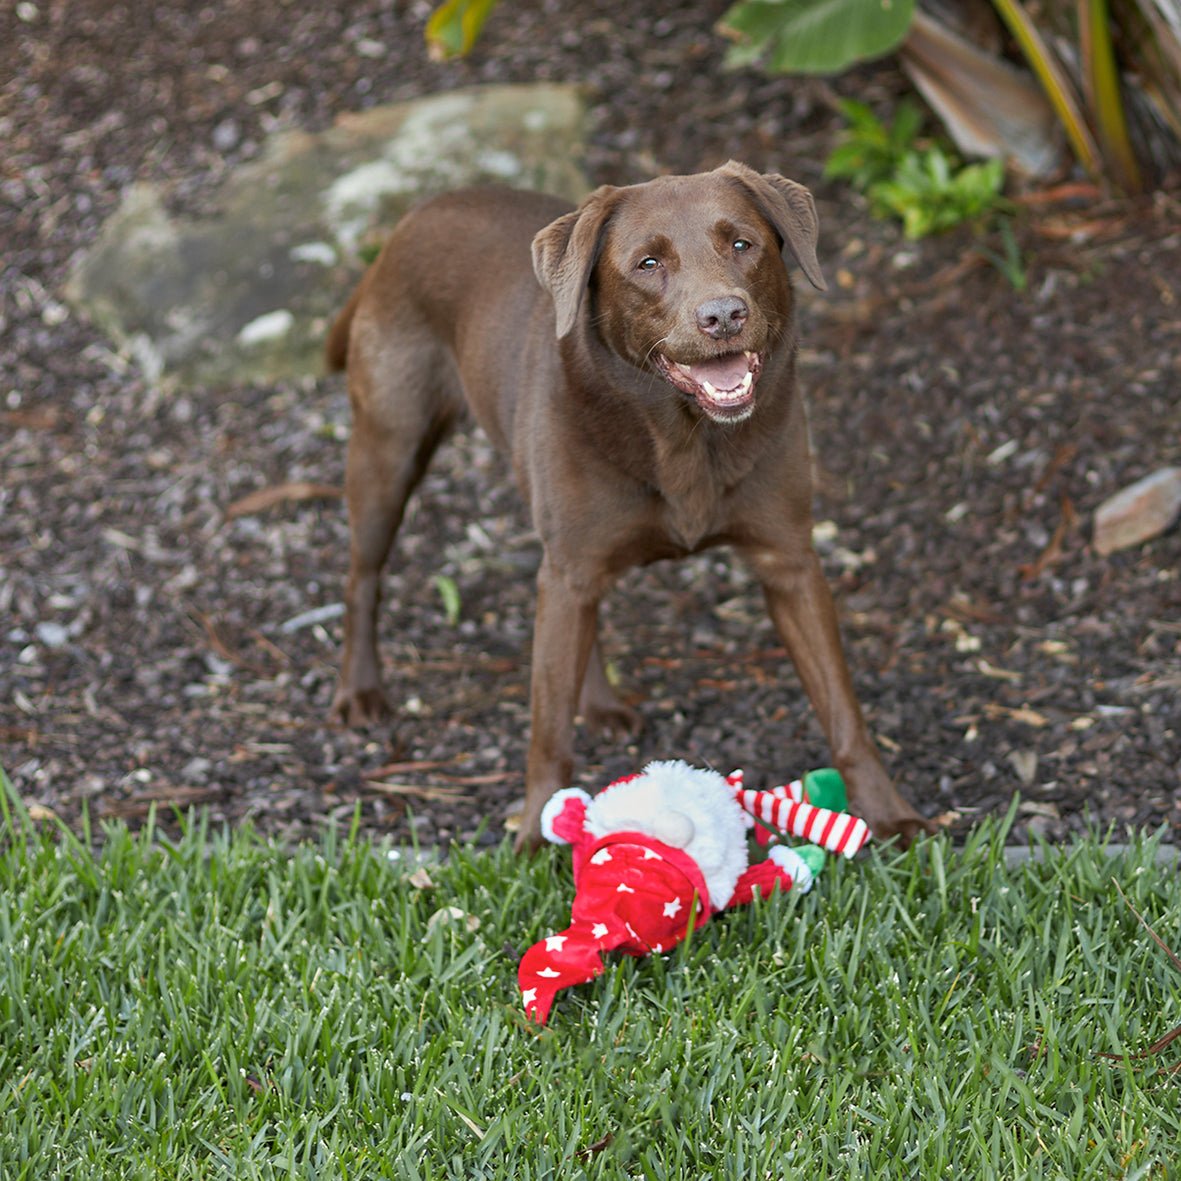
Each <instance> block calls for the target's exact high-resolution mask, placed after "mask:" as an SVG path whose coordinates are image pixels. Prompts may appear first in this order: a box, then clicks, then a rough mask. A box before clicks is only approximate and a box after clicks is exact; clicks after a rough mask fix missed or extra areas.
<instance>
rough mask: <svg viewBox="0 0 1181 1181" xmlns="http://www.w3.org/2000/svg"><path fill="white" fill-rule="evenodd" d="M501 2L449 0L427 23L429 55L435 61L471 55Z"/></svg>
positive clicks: (494, 0) (441, 5)
mask: <svg viewBox="0 0 1181 1181" xmlns="http://www.w3.org/2000/svg"><path fill="white" fill-rule="evenodd" d="M497 2H498V0H445V2H444V3H443V4H440V5H439V7H438V8H436V9H435V11H434V12H432V13H431V17H430V20H428V21H427V23H426V32H425V37H426V44H427V52H428V53H429V54H430V56H431V58H432V59H433V60H434V61H447V60H448V59H450V58H454V57H463V56H464V55H465V54H467V53H470V52H471V49H472V46H473V45H475V43H476V41H477V40H479V37H480V33H481V31H482V30H483V28H484V22H485V21H486V20H487V19H488V16H489V14H490V13H491V12H492V10H493V9H494V8H495V7H496V5H497Z"/></svg>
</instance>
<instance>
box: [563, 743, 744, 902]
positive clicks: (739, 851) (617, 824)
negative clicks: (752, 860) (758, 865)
mask: <svg viewBox="0 0 1181 1181" xmlns="http://www.w3.org/2000/svg"><path fill="white" fill-rule="evenodd" d="M586 827H587V831H588V832H590V833H591V834H592V835H593V836H595V837H603V836H606V835H607V834H608V833H612V832H621V831H627V830H630V831H633V832H642V833H644V834H645V835H647V836H650V837H654V838H655V839H656V840H658V841H661V842H663V843H664V844H666V845H673V846H675V847H677V848H680V849H683V850H684V851H685V852H686V853H688V855H689V856H690V857H692V858H693V860H694V861H695V862H696V863H697V866H698V868H699V869H700V870H701V876H702V877H703V878H704V879H705V885H706V889H708V890H709V897H710V902H711V903H712V904H713V906H714V907H717V908H720V907H722V906H725V905H726V902H727V900H728V899H729V898H730V896H731V895H732V894H733V893H734V887H735V885H736V884H737V882H738V877H739V875H740V874H741V873H742V871H743V870H744V869H746V866H747V857H746V821H745V818H744V814H743V811H742V807H741V806H740V805H739V803H738V801H737V800H736V799H735V798H734V788H733V787H731V786H730V785H729V784H728V783H727V782H726V780H725V779H724V778H723V777H722V776H721V775H719V774H718V773H717V772H716V771H709V770H706V769H704V768H701V767H692V766H690V765H689V764H688V763H686V762H683V761H682V760H680V759H672V760H668V761H664V762H654V763H649V764H648V765H647V766H646V767H645V768H644V770H643V772H642V774H640V775H639V776H637V777H636V778H635V779H631V780H628V781H627V782H624V783H615V784H612V785H611V787H610V788H608V789H607V790H605V791H602V792H600V793H599V794H598V795H597V796H595V797H594V799H593V800H591V802H590V804H589V805H588V807H587V811H586Z"/></svg>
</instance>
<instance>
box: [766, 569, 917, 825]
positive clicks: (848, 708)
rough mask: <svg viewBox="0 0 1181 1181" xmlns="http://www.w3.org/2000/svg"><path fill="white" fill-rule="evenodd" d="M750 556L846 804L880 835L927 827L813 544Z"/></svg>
mask: <svg viewBox="0 0 1181 1181" xmlns="http://www.w3.org/2000/svg"><path fill="white" fill-rule="evenodd" d="M745 556H746V558H747V560H748V561H749V563H750V565H751V568H752V570H753V571H754V572H755V575H756V576H757V577H758V579H759V581H760V583H761V584H762V587H763V594H764V595H765V597H766V600H767V608H768V610H769V612H770V614H771V619H772V621H773V622H774V624H775V628H776V630H777V631H778V633H779V635H780V638H781V639H782V640H783V643H784V646H785V647H786V648H787V651H788V654H789V655H790V656H791V658H792V661H793V663H794V664H795V666H796V671H797V672H798V673H799V677H800V681H801V683H802V684H803V686H804V691H805V692H806V693H807V694H808V697H809V698H810V700H811V702H812V706H813V708H814V709H815V710H816V714H817V716H818V717H819V719H820V725H821V727H822V728H823V730H824V733H825V736H826V737H827V739H828V744H829V747H830V748H831V750H832V757H833V761H834V763H835V764H836V767H837V769H838V770H839V771H840V772H841V774H842V776H843V777H844V779H845V784H846V786H847V788H848V793H849V810H850V811H851V812H854V813H855V814H857V815H859V816H862V817H863V818H864V819H865V820H866V821H868V823H869V826H870V828H871V829H872V831H873V834H874V836H876V837H877V838H878V839H880V840H885V839H888V838H889V837H894V836H896V837H899V838H901V839H902V840H903V841H904V842H907V841H910V840H912V839H913V838H914V837H916V836H918V835H920V834H921V833H923V832H928V831H930V825H929V824H928V823H927V822H926V821H925V820H924V819H923V818H922V817H921V816H920V815H919V814H918V813H917V812H916V811H915V810H914V808H913V807H911V805H910V804H909V803H907V802H906V800H905V799H903V798H902V796H901V795H899V793H898V791H897V790H896V789H895V787H894V784H893V783H892V782H891V780H890V776H889V775H888V774H887V773H886V769H885V767H883V766H882V760H881V756H880V755H879V754H878V751H877V748H876V746H875V745H874V742H873V739H872V738H871V737H870V734H869V730H868V728H867V727H866V724H865V719H864V717H863V716H862V713H861V707H860V705H859V704H858V703H857V697H856V694H855V693H854V691H853V682H852V678H851V677H850V675H849V667H848V665H847V663H846V661H845V654H844V649H843V648H842V646H841V638H840V630H839V627H838V624H837V614H836V608H835V607H834V605H833V601H832V594H831V593H830V591H829V589H828V584H827V583H826V582H825V579H824V572H823V571H822V570H821V568H820V561H819V559H818V558H817V557H816V554H815V551H813V550H812V549H811V548H810V547H809V548H807V549H806V550H805V551H804V553H803V554H801V555H800V556H799V557H794V556H790V555H789V554H788V553H787V552H785V551H782V550H769V549H761V550H755V551H749V552H747V553H746V555H745Z"/></svg>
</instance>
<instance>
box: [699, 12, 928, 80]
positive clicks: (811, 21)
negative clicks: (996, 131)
mask: <svg viewBox="0 0 1181 1181" xmlns="http://www.w3.org/2000/svg"><path fill="white" fill-rule="evenodd" d="M914 4H915V0H741V2H740V3H738V4H735V5H734V6H733V7H732V8H731V9H730V10H729V11H728V12H727V13H726V15H725V16H723V17H722V19H721V21H720V22H719V23H718V31H719V32H720V33H722V35H723V36H726V37H729V38H731V39H732V40H733V41H734V42H735V44H734V46H733V48H732V49H731V50H730V53H729V55H728V58H727V61H728V64H730V65H735V66H737V65H749V64H750V63H752V62H755V61H760V62H762V63H763V65H764V66H765V67H766V68H767V69H768V70H771V71H774V72H778V73H784V74H835V73H839V72H840V71H841V70H844V69H846V68H847V67H849V66H851V65H853V64H854V63H856V62H860V61H867V60H869V59H872V58H876V57H881V56H883V55H884V54H887V53H889V52H890V51H891V50H892V49H895V48H896V47H897V46H898V45H899V44H900V43H901V42H902V40H903V38H904V37H905V36H906V32H907V29H909V28H910V22H911V18H912V17H913V16H914Z"/></svg>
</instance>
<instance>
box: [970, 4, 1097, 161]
mask: <svg viewBox="0 0 1181 1181" xmlns="http://www.w3.org/2000/svg"><path fill="white" fill-rule="evenodd" d="M993 5H994V6H995V7H996V10H997V12H998V13H1000V16H1001V19H1002V20H1003V21H1004V22H1005V24H1006V25H1007V26H1008V29H1009V32H1010V33H1012V34H1013V37H1014V38H1015V39H1016V41H1017V44H1018V45H1020V46H1021V52H1022V53H1023V54H1024V55H1025V60H1026V61H1028V62H1029V65H1030V68H1031V69H1032V70H1033V72H1034V73H1035V74H1036V75H1037V79H1038V81H1039V82H1040V83H1041V84H1042V89H1043V90H1044V91H1045V92H1046V97H1047V98H1048V99H1049V100H1050V105H1051V106H1052V107H1053V108H1054V113H1055V114H1056V115H1057V116H1058V120H1059V122H1060V123H1061V124H1062V127H1063V130H1064V131H1065V132H1066V138H1067V139H1068V140H1069V141H1070V146H1071V148H1072V149H1073V151H1074V154H1075V156H1076V158H1077V159H1078V162H1079V163H1080V164H1081V165H1082V166H1083V167H1084V168H1085V169H1086V170H1087V172H1089V173H1090V174H1091V176H1093V177H1096V178H1100V177H1102V175H1103V166H1102V163H1101V161H1100V159H1099V149H1098V147H1097V146H1096V144H1095V139H1094V137H1093V136H1092V135H1091V129H1090V128H1089V127H1088V126H1087V120H1086V117H1085V116H1084V114H1083V111H1082V108H1081V107H1080V106H1079V102H1078V96H1077V95H1076V94H1075V92H1074V87H1073V86H1072V85H1071V83H1070V79H1069V78H1068V77H1067V75H1066V72H1065V71H1064V70H1063V68H1062V66H1061V65H1060V64H1059V62H1058V59H1057V58H1056V57H1055V56H1054V54H1053V52H1052V51H1051V50H1050V47H1049V46H1048V45H1047V44H1046V42H1045V39H1044V38H1043V37H1042V35H1041V33H1040V32H1039V31H1038V28H1037V26H1036V25H1035V24H1034V23H1033V19H1032V17H1030V15H1029V13H1028V12H1026V10H1025V9H1024V8H1023V7H1022V6H1021V3H1020V0H993Z"/></svg>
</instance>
